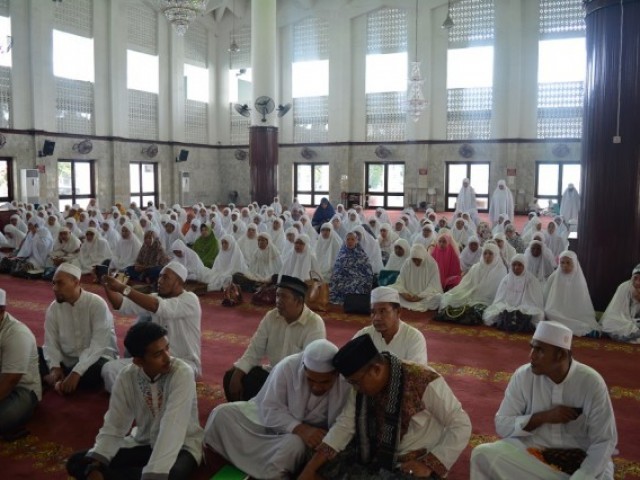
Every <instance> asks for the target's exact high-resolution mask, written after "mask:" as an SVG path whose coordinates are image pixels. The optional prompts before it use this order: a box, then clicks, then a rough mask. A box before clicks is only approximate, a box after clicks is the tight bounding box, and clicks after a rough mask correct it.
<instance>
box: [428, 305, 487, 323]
mask: <svg viewBox="0 0 640 480" xmlns="http://www.w3.org/2000/svg"><path fill="white" fill-rule="evenodd" d="M485 308H487V306H486V305H482V304H478V305H463V306H462V307H452V306H451V305H449V306H448V307H446V308H445V309H443V310H440V311H439V312H438V314H437V315H436V316H435V320H437V321H438V322H449V323H456V324H458V325H482V313H483V312H484V309H485Z"/></svg>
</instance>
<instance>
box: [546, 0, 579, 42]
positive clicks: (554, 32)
mask: <svg viewBox="0 0 640 480" xmlns="http://www.w3.org/2000/svg"><path fill="white" fill-rule="evenodd" d="M585 31H586V27H585V23H584V8H583V6H582V0H540V37H541V38H550V37H558V36H566V35H567V34H569V35H570V36H576V34H578V35H584V34H585Z"/></svg>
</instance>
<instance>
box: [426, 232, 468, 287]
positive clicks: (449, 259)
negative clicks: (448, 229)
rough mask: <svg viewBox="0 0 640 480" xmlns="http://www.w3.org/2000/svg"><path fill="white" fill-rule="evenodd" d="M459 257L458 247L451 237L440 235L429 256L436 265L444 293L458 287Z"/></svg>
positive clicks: (459, 276)
mask: <svg viewBox="0 0 640 480" xmlns="http://www.w3.org/2000/svg"><path fill="white" fill-rule="evenodd" d="M459 255H460V253H459V250H458V247H457V245H456V244H455V242H454V241H453V238H451V235H450V234H448V233H441V234H440V235H439V236H438V243H437V246H436V247H435V248H434V249H433V250H432V251H431V256H432V257H433V258H434V260H435V261H436V263H437V264H438V270H439V272H440V283H441V285H442V290H443V291H445V292H446V291H447V290H450V289H452V288H453V287H455V286H456V285H458V284H459V283H460V280H461V278H462V277H461V273H462V270H461V269H460V256H459Z"/></svg>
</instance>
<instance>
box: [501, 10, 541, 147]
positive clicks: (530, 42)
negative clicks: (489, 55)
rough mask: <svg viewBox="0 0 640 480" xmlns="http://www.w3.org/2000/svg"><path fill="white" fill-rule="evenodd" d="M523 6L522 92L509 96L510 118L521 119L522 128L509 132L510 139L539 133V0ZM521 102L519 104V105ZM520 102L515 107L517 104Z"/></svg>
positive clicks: (521, 31) (532, 136) (534, 135)
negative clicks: (517, 95) (517, 96)
mask: <svg viewBox="0 0 640 480" xmlns="http://www.w3.org/2000/svg"><path fill="white" fill-rule="evenodd" d="M520 3H521V9H522V25H521V30H520V32H519V33H520V35H521V39H522V40H521V42H522V43H521V44H520V48H521V50H520V53H519V57H520V59H521V60H520V62H521V64H520V68H521V71H522V76H521V79H520V86H521V95H520V98H515V97H514V96H513V95H512V96H511V97H510V98H509V105H511V106H512V108H511V111H510V118H516V116H518V117H519V118H520V123H519V125H518V126H519V127H520V128H519V129H518V130H517V131H512V130H510V131H509V137H510V138H537V136H538V41H539V22H540V20H539V15H540V13H539V10H540V2H539V1H538V0H520ZM518 102H520V103H519V105H518ZM515 105H518V108H517V109H516V108H515V107H514V106H515Z"/></svg>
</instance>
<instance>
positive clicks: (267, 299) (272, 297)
mask: <svg viewBox="0 0 640 480" xmlns="http://www.w3.org/2000/svg"><path fill="white" fill-rule="evenodd" d="M277 288H278V287H276V284H275V283H263V284H262V285H261V286H260V287H259V288H258V290H256V293H254V294H253V296H252V297H251V303H253V304H254V305H262V306H266V307H273V306H274V305H275V304H276V290H277Z"/></svg>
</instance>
